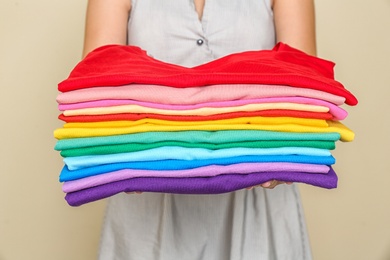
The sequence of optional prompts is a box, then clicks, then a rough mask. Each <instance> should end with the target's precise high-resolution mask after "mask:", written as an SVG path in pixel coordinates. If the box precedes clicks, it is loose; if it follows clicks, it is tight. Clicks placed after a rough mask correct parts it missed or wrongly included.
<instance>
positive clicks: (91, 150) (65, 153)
mask: <svg viewBox="0 0 390 260" xmlns="http://www.w3.org/2000/svg"><path fill="white" fill-rule="evenodd" d="M164 146H177V147H187V148H205V149H210V150H217V149H226V148H235V147H246V148H277V147H312V148H320V149H327V150H333V149H335V146H336V145H335V142H332V141H251V142H229V143H217V144H213V143H187V142H178V141H162V142H154V143H147V144H145V143H127V144H114V145H99V146H92V147H81V148H73V149H66V150H62V151H61V156H62V157H74V156H84V155H99V154H115V153H129V152H137V151H143V150H148V149H153V148H158V147H164Z"/></svg>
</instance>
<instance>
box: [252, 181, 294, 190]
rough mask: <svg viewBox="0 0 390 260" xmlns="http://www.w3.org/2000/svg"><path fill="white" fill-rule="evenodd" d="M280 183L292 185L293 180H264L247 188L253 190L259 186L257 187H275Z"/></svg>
mask: <svg viewBox="0 0 390 260" xmlns="http://www.w3.org/2000/svg"><path fill="white" fill-rule="evenodd" d="M279 184H287V185H291V184H292V182H285V181H277V180H272V181H267V182H264V183H262V184H259V185H256V186H251V187H248V188H246V189H247V190H251V189H253V188H257V187H262V188H266V189H273V188H275V187H276V186H278V185H279Z"/></svg>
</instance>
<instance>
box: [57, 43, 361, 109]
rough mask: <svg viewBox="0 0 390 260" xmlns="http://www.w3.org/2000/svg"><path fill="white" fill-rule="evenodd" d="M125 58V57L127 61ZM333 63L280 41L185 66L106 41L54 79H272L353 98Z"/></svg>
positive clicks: (186, 82)
mask: <svg viewBox="0 0 390 260" xmlns="http://www.w3.org/2000/svg"><path fill="white" fill-rule="evenodd" d="M129 61H130V62H129ZM333 67H334V63H332V62H330V61H326V60H323V59H320V58H318V57H315V56H310V55H308V54H306V53H304V52H302V51H299V50H297V49H295V48H292V47H290V46H288V45H286V44H283V43H278V44H277V45H276V46H275V47H274V48H273V49H272V50H260V51H246V52H240V53H234V54H230V55H227V56H224V57H222V58H219V59H216V60H213V61H211V62H208V63H205V64H202V65H200V66H196V67H193V68H186V67H183V66H179V65H174V64H170V63H165V62H162V61H159V60H156V59H154V58H152V57H149V56H148V55H147V53H146V51H144V50H142V49H140V48H138V47H135V46H124V45H106V46H102V47H100V48H97V49H95V50H94V51H92V52H90V53H89V54H88V55H87V56H86V57H85V58H84V59H83V60H82V61H81V62H80V63H79V64H77V66H76V67H75V68H74V69H73V70H72V72H71V73H70V75H69V77H68V79H66V80H65V81H63V82H61V83H60V84H59V85H58V89H59V91H61V92H66V91H71V90H76V89H82V88H88V87H96V86H120V85H125V84H131V83H139V84H155V85H164V86H171V87H177V88H186V87H194V86H207V85H215V84H240V83H241V84H242V83H245V84H271V85H273V84H275V85H289V86H294V87H300V88H309V89H316V90H321V91H326V92H328V93H332V94H335V95H338V96H343V97H345V98H346V103H347V104H349V105H356V104H357V99H356V98H355V96H354V95H352V94H351V93H350V92H349V91H348V90H346V89H345V88H344V86H343V85H342V84H341V83H340V82H338V81H336V80H334V73H333Z"/></svg>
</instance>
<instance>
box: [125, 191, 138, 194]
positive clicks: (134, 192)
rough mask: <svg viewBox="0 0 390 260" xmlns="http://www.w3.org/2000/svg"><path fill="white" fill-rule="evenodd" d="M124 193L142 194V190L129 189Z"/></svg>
mask: <svg viewBox="0 0 390 260" xmlns="http://www.w3.org/2000/svg"><path fill="white" fill-rule="evenodd" d="M125 193H126V194H142V191H129V192H125Z"/></svg>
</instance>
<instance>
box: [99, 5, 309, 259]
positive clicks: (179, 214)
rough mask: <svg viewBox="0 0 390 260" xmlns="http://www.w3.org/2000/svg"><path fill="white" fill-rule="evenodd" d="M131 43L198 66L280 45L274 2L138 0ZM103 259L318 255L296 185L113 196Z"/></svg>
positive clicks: (159, 56)
mask: <svg viewBox="0 0 390 260" xmlns="http://www.w3.org/2000/svg"><path fill="white" fill-rule="evenodd" d="M128 27H129V33H128V43H129V44H130V45H137V46H140V47H141V48H143V49H144V50H146V51H147V52H148V54H149V55H150V56H152V57H154V58H156V59H159V60H162V61H165V62H169V63H174V64H180V65H182V66H187V67H192V66H196V65H199V64H202V63H206V62H208V61H211V60H214V59H216V58H219V57H222V56H225V55H228V54H230V53H236V52H242V51H246V50H260V49H270V48H272V47H273V46H274V44H275V32H274V23H273V13H272V9H271V8H270V0H206V4H205V7H204V11H203V17H202V19H201V20H199V18H198V15H197V12H196V10H195V5H194V3H193V0H132V11H131V15H130V19H129V25H128ZM99 259H101V260H113V259H121V260H122V259H126V260H133V259H134V260H143V259H145V260H157V259H158V260H229V259H231V260H255V259H291V260H302V259H311V253H310V246H309V242H308V236H307V232H306V227H305V223H304V217H303V211H302V207H301V202H300V198H299V193H298V190H297V187H296V186H295V185H291V186H288V185H279V186H278V187H276V188H275V189H273V190H268V189H263V188H255V189H252V190H240V191H237V192H232V193H227V194H221V195H172V194H160V193H143V194H141V195H128V194H118V195H116V196H113V197H111V198H110V199H109V201H108V206H107V212H106V216H105V220H104V226H103V230H102V238H101V245H100V253H99Z"/></svg>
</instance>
